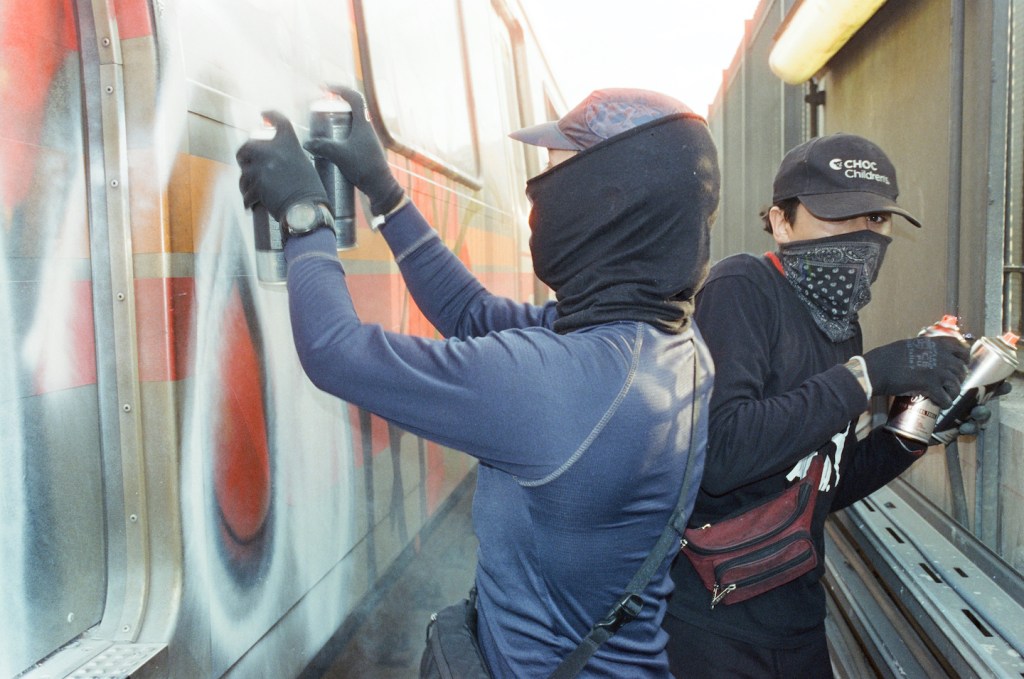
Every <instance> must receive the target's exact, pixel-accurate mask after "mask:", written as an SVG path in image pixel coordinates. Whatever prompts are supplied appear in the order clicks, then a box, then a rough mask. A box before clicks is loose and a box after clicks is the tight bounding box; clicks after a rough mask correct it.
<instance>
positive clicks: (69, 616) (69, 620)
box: [68, 613, 75, 622]
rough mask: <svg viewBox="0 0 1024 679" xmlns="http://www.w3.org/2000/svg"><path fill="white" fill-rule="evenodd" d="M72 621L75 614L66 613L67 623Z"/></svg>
mask: <svg viewBox="0 0 1024 679" xmlns="http://www.w3.org/2000/svg"><path fill="white" fill-rule="evenodd" d="M74 621H75V614H74V613H68V622H74Z"/></svg>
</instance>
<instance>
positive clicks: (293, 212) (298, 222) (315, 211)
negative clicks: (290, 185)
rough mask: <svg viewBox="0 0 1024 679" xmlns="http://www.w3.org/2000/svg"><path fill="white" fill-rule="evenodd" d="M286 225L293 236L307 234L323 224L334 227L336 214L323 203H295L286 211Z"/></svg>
mask: <svg viewBox="0 0 1024 679" xmlns="http://www.w3.org/2000/svg"><path fill="white" fill-rule="evenodd" d="M284 225H285V227H287V229H288V233H290V234H291V235H293V236H301V235H303V234H307V233H309V232H310V231H313V230H314V229H317V228H319V227H321V226H329V227H331V228H332V229H333V228H334V215H332V214H331V210H330V208H328V207H327V206H326V205H324V204H323V203H295V205H292V206H291V207H290V208H288V211H287V212H285V213H284Z"/></svg>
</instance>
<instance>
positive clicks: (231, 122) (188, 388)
mask: <svg viewBox="0 0 1024 679" xmlns="http://www.w3.org/2000/svg"><path fill="white" fill-rule="evenodd" d="M47 4H48V3H42V5H47ZM49 4H53V5H54V7H47V8H46V9H45V10H44V9H42V8H41V6H40V5H39V4H36V3H32V2H27V1H22V2H13V3H5V5H4V13H3V15H2V17H3V23H0V49H3V50H4V51H5V55H6V56H5V58H4V63H14V64H19V65H23V66H22V68H21V70H20V71H19V72H18V73H17V74H16V75H17V76H18V78H15V80H14V81H15V82H17V84H18V87H17V88H15V87H14V85H13V84H10V83H11V79H10V78H8V79H7V80H3V81H0V88H6V91H5V90H4V89H0V97H2V102H3V111H4V113H5V114H7V115H6V116H5V117H6V119H7V121H6V122H7V124H6V125H5V126H4V130H5V133H3V135H2V137H0V139H2V140H3V142H4V143H3V146H2V147H0V153H2V154H3V155H2V156H0V163H2V165H0V184H3V192H2V193H0V199H2V200H3V203H4V208H5V209H4V211H3V219H4V222H6V223H5V224H4V227H5V228H4V229H2V230H0V267H3V268H2V269H0V310H2V311H3V312H4V313H3V314H0V316H2V319H0V339H2V340H3V341H4V342H5V343H6V344H7V346H9V347H12V348H13V349H14V350H12V351H9V352H5V354H6V355H5V356H4V357H3V358H2V359H0V398H2V400H3V401H4V403H5V404H6V405H5V408H4V409H3V415H2V417H3V418H4V419H3V428H2V431H0V441H2V444H3V447H2V449H0V457H2V458H3V463H4V468H5V470H11V471H13V473H12V474H7V473H6V471H5V475H4V477H3V478H4V480H3V481H2V482H0V490H2V491H3V498H2V504H3V506H4V507H5V508H8V507H9V508H11V509H12V512H11V513H10V516H11V517H13V518H10V519H9V518H6V517H5V518H2V519H0V521H3V523H2V524H0V525H2V534H3V537H4V538H5V544H9V545H11V548H10V549H6V548H5V550H4V555H3V556H2V557H0V565H2V567H3V572H4V578H3V590H2V598H0V600H2V601H3V602H4V603H5V604H8V606H6V609H7V610H9V611H11V616H10V617H8V618H7V619H6V622H5V623H4V634H3V635H0V638H3V641H0V658H2V659H0V676H8V675H10V676H14V675H17V674H18V673H20V672H23V671H25V670H26V669H29V668H34V669H32V671H31V674H30V676H63V673H67V672H68V671H71V670H73V669H74V668H77V667H80V666H83V665H84V664H86V663H88V662H89V661H90V659H93V658H95V657H98V656H105V657H108V658H109V657H112V656H113V657H117V658H119V659H121V660H122V661H123V662H131V660H126V659H125V658H128V657H129V656H130V657H131V658H134V659H135V661H139V662H142V664H143V665H144V666H145V667H147V668H148V669H150V670H151V671H154V672H156V673H157V676H159V675H160V673H161V672H163V673H165V675H166V676H196V677H199V676H209V677H216V676H224V675H229V676H257V675H260V676H294V675H296V674H297V673H298V672H299V671H301V669H302V668H303V667H304V666H305V664H306V663H307V662H308V661H309V660H310V659H311V658H312V657H313V655H315V653H316V652H317V650H318V649H319V648H320V647H321V646H322V645H323V644H324V643H325V642H326V641H327V639H328V638H329V637H330V636H331V634H332V633H333V632H334V631H335V630H336V629H337V628H338V627H339V626H340V625H341V624H342V623H343V622H344V620H345V619H346V617H347V616H348V615H349V614H350V613H351V612H352V611H353V609H354V608H355V607H356V606H357V605H358V604H359V602H360V601H361V600H362V599H363V597H364V596H365V595H366V594H367V593H369V592H371V591H372V589H373V588H374V587H375V586H376V585H377V583H378V581H379V580H380V578H381V577H382V576H384V575H385V574H386V572H387V569H388V567H389V566H390V565H391V564H392V563H393V562H394V561H395V559H396V557H397V556H398V555H399V554H400V553H402V551H403V550H405V549H407V548H409V546H410V545H411V544H414V542H415V539H416V536H417V533H418V532H419V531H420V529H421V528H422V527H423V526H424V525H425V523H426V522H427V521H429V520H430V518H431V516H433V515H434V514H435V513H436V512H437V511H438V510H439V509H440V508H441V507H443V506H444V504H445V502H446V500H447V499H448V497H449V496H450V495H451V494H452V492H453V491H454V490H455V489H457V488H458V487H459V485H460V484H462V483H464V480H465V479H466V476H467V474H468V473H469V472H470V471H471V469H472V468H473V465H474V464H475V462H474V461H473V460H472V459H471V458H469V457H468V456H465V455H463V454H461V453H458V452H457V451H452V450H448V449H445V448H442V447H440V446H437V445H436V444H433V443H431V442H428V441H424V440H422V439H419V438H416V437H413V436H412V435H410V434H407V433H405V432H403V431H401V430H399V429H398V428H396V427H394V426H392V425H390V424H388V423H387V422H385V421H383V420H381V419H379V418H377V417H376V416H374V415H372V414H371V413H368V412H366V411H363V410H361V409H359V408H357V407H355V406H352V405H350V404H347V403H344V402H342V401H340V400H338V399H335V398H333V397H330V396H328V395H326V394H324V393H322V392H320V391H318V390H317V389H316V388H314V387H313V386H312V384H311V383H310V382H309V380H308V379H307V378H306V376H305V375H304V373H303V372H302V370H301V367H300V366H299V363H298V360H297V356H296V354H295V350H294V347H293V345H292V340H291V330H290V325H289V319H288V309H287V293H286V292H285V291H284V288H283V286H280V285H270V284H266V283H264V282H261V281H260V280H259V279H258V277H257V275H256V270H255V264H254V255H253V232H252V222H251V216H250V215H249V214H248V213H247V212H246V211H245V210H244V209H243V207H242V205H241V200H240V196H239V192H238V188H237V181H238V171H237V167H236V165H235V162H234V153H235V150H236V149H237V147H238V146H239V145H240V144H241V143H242V142H243V141H244V140H245V139H246V138H247V136H248V134H249V132H250V131H251V130H252V129H253V128H254V127H256V126H257V125H258V124H259V121H260V116H259V112H260V111H261V110H264V109H269V108H273V109H276V110H279V111H281V112H283V113H284V114H285V115H287V116H289V117H290V118H291V119H292V121H293V122H294V123H295V125H296V128H297V132H298V134H299V136H300V138H301V137H304V136H305V135H306V134H307V129H306V128H307V124H308V122H307V115H308V106H309V103H310V101H311V100H312V99H314V98H316V97H317V96H319V94H320V86H321V84H322V83H326V82H336V83H344V84H349V85H354V86H357V87H360V88H361V89H363V91H364V92H367V93H368V94H369V95H370V97H369V102H370V105H371V111H373V112H374V113H375V114H376V115H378V116H379V119H380V120H381V121H382V122H383V124H384V129H383V131H384V133H385V138H386V139H388V145H389V148H390V150H389V161H390V162H391V164H392V167H393V170H394V172H395V175H396V177H397V178H398V179H399V181H400V183H402V185H403V186H404V187H405V189H406V190H407V192H408V193H409V195H410V196H411V197H412V199H413V201H414V202H415V203H416V204H417V206H418V207H419V208H420V209H421V210H422V211H423V212H424V214H425V215H426V216H427V218H428V219H429V220H430V221H431V223H432V224H433V225H434V226H435V227H436V228H437V229H438V232H439V233H440V235H441V237H442V239H443V240H444V242H445V243H446V244H448V245H449V246H450V247H451V248H452V249H453V251H454V252H456V254H457V255H458V256H459V257H460V258H461V259H462V260H463V261H464V262H465V263H466V264H467V265H468V266H469V267H470V268H471V269H472V270H474V271H475V272H476V273H477V274H478V275H479V276H480V278H481V279H482V280H483V281H484V283H485V284H487V285H488V287H489V288H490V289H492V290H493V291H495V292H497V293H499V294H504V295H507V296H511V297H515V298H517V299H522V300H527V299H532V298H533V297H534V296H535V294H536V293H537V287H536V286H535V283H534V281H535V279H534V278H533V276H532V273H531V272H530V269H529V253H528V246H527V242H528V236H527V230H526V220H525V216H526V213H527V206H526V205H525V199H524V197H523V194H522V188H523V184H524V183H525V180H526V176H527V171H528V167H529V168H535V167H537V166H538V165H539V161H538V159H537V158H536V157H535V156H531V155H528V154H524V153H523V151H522V149H521V148H517V147H516V146H515V145H513V143H512V142H511V141H510V140H508V139H507V138H506V136H505V135H506V134H507V132H508V131H509V130H510V129H514V128H515V127H518V126H521V125H524V124H529V123H531V122H535V121H536V119H535V117H534V116H535V112H537V111H544V110H545V109H546V108H547V109H551V108H552V107H558V106H561V102H560V101H559V100H558V97H557V88H556V87H555V86H554V85H553V84H552V83H550V82H548V83H547V84H546V85H543V84H539V83H541V82H544V81H548V80H549V79H548V78H547V76H546V74H545V73H544V72H543V69H542V68H538V64H540V65H542V62H541V61H540V60H539V58H538V53H537V51H536V48H535V46H532V45H529V44H527V43H528V42H529V40H530V36H529V33H528V32H525V31H523V29H522V26H523V24H524V22H523V20H522V16H521V14H520V10H519V8H518V5H514V4H513V5H509V4H506V3H505V2H498V1H496V2H494V3H490V4H488V3H468V2H467V3H459V2H456V1H455V0H446V1H444V2H442V1H437V2H426V3H422V4H421V6H420V7H419V9H418V10H417V11H419V12H426V13H427V16H428V18H429V17H433V19H434V20H435V21H436V24H437V25H442V26H446V28H444V29H442V30H432V31H430V32H429V33H428V34H427V35H423V34H419V35H415V36H413V35H410V36H409V38H408V39H407V40H406V41H405V42H402V41H395V40H390V42H389V38H393V37H394V36H393V35H390V34H389V33H388V32H387V31H386V30H385V29H386V27H387V24H386V21H384V19H383V17H385V16H386V13H384V14H382V13H381V3H361V2H358V0H357V1H356V2H352V3H350V2H335V1H328V0H317V1H312V0H311V1H308V2H304V3H302V4H301V5H298V6H291V5H288V4H286V3H275V2H268V1H255V0H226V1H224V2H218V3H204V2H199V1H197V0H192V1H189V2H181V3H173V4H171V3H153V4H152V5H150V4H149V3H145V2H141V1H139V0H123V1H122V2H119V3H113V4H111V3H90V2H85V1H84V0H80V1H79V2H77V3H72V2H67V3H64V4H62V3H49ZM364 5H365V6H364ZM371 6H372V7H373V9H369V8H370V7H371ZM384 9H385V10H388V8H386V7H385V8H384ZM394 9H395V8H394V7H391V8H390V10H389V11H394ZM25 26H31V27H32V33H33V34H34V35H42V36H45V37H46V38H47V39H46V40H45V41H38V40H37V41H36V42H37V43H41V44H42V45H43V46H42V47H40V46H38V45H36V46H32V45H26V44H25V42H26V41H24V40H23V39H22V38H21V37H20V36H19V35H18V30H21V29H23V28H24V27H25ZM16 27H18V30H16ZM415 28H416V30H418V31H420V32H421V33H422V31H423V29H424V28H425V25H424V24H423V23H422V22H421V23H419V24H416V25H415ZM364 29H365V30H364ZM403 30H408V27H406V28H403ZM374 31H378V33H376V34H375V33H374ZM4 36H6V39H5V37H4ZM414 39H415V40H414ZM431 39H433V40H437V41H443V44H442V42H439V43H438V47H437V49H436V52H437V53H438V54H439V55H441V56H440V57H438V59H440V60H439V61H437V62H436V65H435V66H433V67H432V70H431V72H430V73H429V75H427V76H424V75H423V73H422V71H418V72H417V78H418V82H417V80H415V79H403V80H402V81H401V83H399V85H398V87H397V88H396V89H395V91H398V92H400V93H401V96H400V97H392V98H390V99H389V96H388V93H387V88H388V87H392V88H395V85H394V79H395V78H397V77H399V76H398V75H395V74H401V73H403V72H404V71H405V70H408V69H410V68H411V67H412V66H411V65H413V64H416V63H417V59H419V60H421V61H423V60H424V57H423V55H424V51H423V50H424V49H427V48H429V46H430V40H431ZM451 40H455V41H457V44H455V45H454V46H453V45H452V44H451ZM414 42H415V44H416V45H419V46H418V47H414V46H413V43H414ZM19 50H20V51H19ZM12 54H17V55H18V57H19V58H18V59H17V60H14V59H10V58H9V57H10V55H12ZM444 55H447V58H448V61H444V60H443V59H442V57H444ZM453 59H454V60H456V61H455V62H454V63H453V62H452V60H453ZM427 61H429V60H427ZM40 63H45V64H46V66H45V68H43V69H42V70H40V69H39V66H38V65H39V64H40ZM373 74H375V79H374V75H373ZM529 77H534V78H536V79H537V82H528V81H527V78H529ZM29 78H32V80H28V79H29ZM26 90H28V91H29V92H30V93H31V95H32V96H31V97H28V100H27V101H24V102H22V105H21V106H22V109H23V110H19V111H16V112H14V113H12V112H11V111H12V108H11V107H12V106H13V103H14V102H16V101H18V99H19V95H23V93H24V91H26ZM539 92H543V93H544V95H543V96H544V101H525V100H524V99H523V97H524V96H535V95H536V94H537V93H539ZM453 93H454V94H453ZM446 96H447V99H445V97H446ZM438 98H441V99H442V100H443V104H442V106H438V105H437V101H436V100H437V99H438ZM445 109H447V111H448V112H449V115H447V116H446V117H445V118H442V119H435V120H433V121H430V120H424V118H425V117H428V115H433V114H434V113H436V111H438V110H441V111H442V112H443V111H444V110H445ZM458 112H461V115H462V116H464V120H465V125H466V126H468V129H467V130H457V131H456V133H453V134H452V135H451V138H450V140H449V142H450V143H449V144H448V146H445V143H444V142H445V140H443V139H440V138H439V137H434V136H433V134H432V130H437V129H443V127H444V126H445V125H449V126H452V125H454V123H455V121H459V120H462V119H461V118H460V117H459V115H457V114H456V113H458ZM15 113H16V116H17V117H15ZM421 123H430V124H431V125H433V127H430V126H428V127H426V128H424V129H419V128H417V125H419V124H421ZM465 140H469V142H470V143H471V147H466V146H465V144H464V142H465ZM357 233H358V239H359V247H358V248H357V249H356V250H352V251H346V252H344V253H343V254H342V261H343V263H344V265H345V268H346V271H347V273H348V280H349V284H350V287H351V288H352V291H353V295H354V297H355V300H356V305H357V310H358V311H359V313H360V316H361V317H362V318H363V319H364V320H365V321H367V322H373V323H379V324H381V325H383V326H384V327H385V328H386V329H388V330H394V331H399V332H405V333H412V334H419V335H423V336H427V337H433V336H436V333H435V331H434V329H433V328H432V327H431V326H430V324H429V323H428V322H427V321H426V320H425V319H424V318H423V316H422V314H420V312H419V310H418V309H417V308H416V306H415V304H414V303H413V302H412V300H411V299H410V297H409V295H408V293H407V291H406V290H405V288H404V285H403V284H402V281H401V277H400V275H399V274H398V272H397V268H396V267H395V266H394V264H393V261H392V259H391V256H390V253H389V251H388V249H387V247H386V246H385V245H384V242H383V240H382V238H381V237H380V236H379V235H378V234H375V233H373V232H372V231H371V230H370V229H369V227H368V223H367V210H366V206H365V203H362V202H360V203H359V206H358V209H357ZM541 292H542V293H543V291H541ZM400 397H401V395H400V394H396V398H400ZM469 585H470V583H466V587H467V588H468V587H469ZM425 622H426V621H424V623H425ZM51 653H52V654H53V655H51ZM47 656H49V657H48V658H47ZM139 659H141V661H140V660H139Z"/></svg>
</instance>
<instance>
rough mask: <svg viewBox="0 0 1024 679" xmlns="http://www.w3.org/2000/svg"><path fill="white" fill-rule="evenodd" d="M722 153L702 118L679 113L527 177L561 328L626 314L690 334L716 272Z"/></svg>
mask: <svg viewBox="0 0 1024 679" xmlns="http://www.w3.org/2000/svg"><path fill="white" fill-rule="evenodd" d="M718 189H719V174H718V159H717V154H716V151H715V146H714V142H713V141H712V139H711V135H710V133H709V132H708V128H707V125H706V124H705V123H704V121H703V120H702V119H700V118H699V117H697V116H692V115H690V114H677V115H673V116H669V117H666V118H662V119H659V120H656V121H654V122H651V123H647V124H646V125H641V126H640V127H637V128H635V129H633V130H630V131H629V132H625V133H623V134H620V135H617V136H615V137H612V138H611V139H609V140H607V141H605V142H602V143H600V144H597V145H596V146H593V147H591V148H590V149H588V150H586V151H583V152H581V153H580V154H578V155H577V156H575V157H573V158H570V159H569V160H567V161H565V162H563V163H561V164H560V165H556V166H555V167H554V168H552V169H551V170H549V171H547V172H545V173H543V174H541V175H538V176H537V177H534V178H533V179H531V180H530V181H529V182H528V183H527V187H526V193H527V195H528V196H529V197H530V200H531V201H532V202H533V209H532V211H531V212H530V228H531V230H532V232H533V235H532V236H531V238H530V250H531V252H532V254H533V266H534V271H535V272H536V274H537V277H538V278H540V280H542V281H543V282H544V283H545V284H546V285H548V286H549V287H550V288H551V289H552V290H554V291H555V295H556V297H557V300H558V312H559V318H558V320H556V321H555V330H556V331H557V332H559V333H566V332H570V331H572V330H577V329H579V328H583V327H587V326H591V325H597V324H599V323H609V322H612V321H620V320H634V321H643V322H646V323H650V324H652V325H655V326H657V327H659V328H661V329H663V330H665V331H667V332H675V333H678V332H681V331H682V330H683V329H684V328H685V327H686V325H687V321H688V318H689V315H690V313H691V312H692V310H693V295H694V293H695V292H696V291H697V289H698V288H699V286H700V285H701V283H702V282H703V281H704V278H705V277H706V276H707V271H708V247H709V233H708V232H709V228H710V226H711V222H712V220H713V218H714V214H715V211H716V210H717V208H718Z"/></svg>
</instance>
